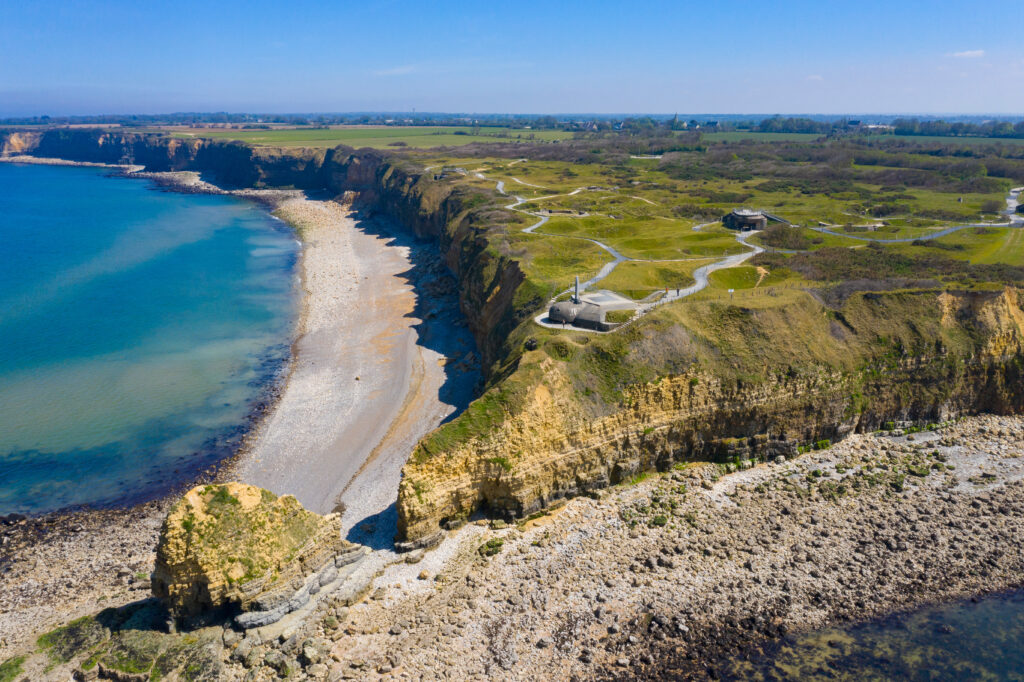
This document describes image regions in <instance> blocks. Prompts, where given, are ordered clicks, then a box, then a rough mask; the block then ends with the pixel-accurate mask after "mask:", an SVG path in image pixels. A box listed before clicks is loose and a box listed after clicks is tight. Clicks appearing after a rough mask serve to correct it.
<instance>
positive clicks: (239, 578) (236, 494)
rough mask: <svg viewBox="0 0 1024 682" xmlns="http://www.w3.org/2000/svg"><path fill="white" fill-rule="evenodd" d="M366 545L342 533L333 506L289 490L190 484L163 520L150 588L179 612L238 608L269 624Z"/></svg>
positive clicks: (245, 621) (254, 622)
mask: <svg viewBox="0 0 1024 682" xmlns="http://www.w3.org/2000/svg"><path fill="white" fill-rule="evenodd" d="M365 551H366V548H363V547H361V546H359V545H354V544H352V543H350V542H347V541H345V540H343V539H342V538H341V520H340V518H339V517H338V515H337V514H330V515H328V516H323V517H321V516H319V515H318V514H314V513H313V512H310V511H306V510H305V509H303V508H302V505H301V504H299V502H298V501H297V500H296V499H295V498H294V497H292V496H290V495H284V496H281V497H277V496H276V495H274V494H273V493H271V492H269V491H267V490H262V489H260V488H256V487H254V486H250V485H245V484H242V483H228V484H224V485H205V486H199V487H196V488H193V489H192V490H190V491H189V492H188V493H186V494H185V496H184V497H183V498H182V499H181V500H179V501H178V503H177V504H175V505H174V507H173V508H172V509H171V511H170V513H169V514H168V515H167V519H166V520H165V521H164V524H163V528H162V530H161V533H160V539H159V542H158V544H157V559H156V569H155V571H154V573H153V594H154V596H156V597H158V598H160V599H161V600H163V602H164V603H165V604H166V605H167V607H168V609H169V610H170V612H171V613H172V614H174V615H175V616H176V617H184V616H195V615H198V614H201V613H203V612H206V611H211V610H217V609H222V610H224V609H227V610H232V611H239V612H240V613H239V614H238V615H237V617H236V620H237V621H238V623H239V624H240V625H242V626H243V627H254V626H261V625H267V624H269V623H272V622H275V621H277V620H279V619H280V618H281V617H282V616H284V615H286V614H287V613H289V612H291V611H294V610H295V609H297V608H300V607H301V606H303V605H304V604H306V603H307V602H308V601H309V598H310V596H311V595H313V594H316V593H318V592H319V591H320V590H321V588H323V587H324V586H326V585H328V584H333V583H334V582H336V581H337V580H338V572H339V569H341V568H344V567H346V566H349V565H351V564H353V563H354V562H355V561H356V560H358V559H359V558H360V557H361V556H362V555H363V554H364V553H365Z"/></svg>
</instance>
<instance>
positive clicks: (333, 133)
mask: <svg viewBox="0 0 1024 682" xmlns="http://www.w3.org/2000/svg"><path fill="white" fill-rule="evenodd" d="M172 134H173V135H174V136H175V137H203V138H209V139H215V140H239V141H241V142H245V143H247V144H251V145H257V146H273V147H315V148H331V147H336V146H338V145H339V144H344V145H348V146H350V147H357V148H358V147H374V148H377V149H387V148H389V147H418V148H428V147H451V146H459V145H464V144H470V143H473V142H538V141H540V142H552V141H554V140H564V139H569V138H571V137H572V133H567V132H563V131H560V130H525V129H511V128H495V127H480V128H476V129H474V128H471V127H468V126H467V127H443V126H382V127H359V126H352V127H337V128H319V129H318V128H279V129H275V130H206V129H201V130H195V131H188V132H183V131H181V130H178V129H176V130H174V131H173V133H172Z"/></svg>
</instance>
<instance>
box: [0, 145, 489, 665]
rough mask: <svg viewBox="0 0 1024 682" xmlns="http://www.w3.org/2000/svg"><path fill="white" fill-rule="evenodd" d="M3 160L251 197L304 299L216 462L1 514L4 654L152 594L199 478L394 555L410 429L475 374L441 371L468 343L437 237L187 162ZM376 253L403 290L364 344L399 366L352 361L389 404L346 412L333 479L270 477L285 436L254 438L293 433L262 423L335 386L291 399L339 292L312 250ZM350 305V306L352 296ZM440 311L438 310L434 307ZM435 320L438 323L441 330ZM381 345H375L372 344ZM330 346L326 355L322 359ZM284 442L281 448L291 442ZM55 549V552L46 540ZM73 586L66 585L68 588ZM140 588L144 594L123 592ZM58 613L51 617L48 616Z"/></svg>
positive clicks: (302, 416) (415, 430) (445, 409)
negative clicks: (263, 464)
mask: <svg viewBox="0 0 1024 682" xmlns="http://www.w3.org/2000/svg"><path fill="white" fill-rule="evenodd" d="M2 161H4V162H10V163H39V164H42V165H67V166H85V167H105V168H110V169H112V170H115V171H121V174H122V175H123V176H124V177H126V178H141V179H147V180H150V181H151V182H153V183H154V184H155V185H156V187H157V188H159V189H162V190H165V191H176V192H184V193H204V194H205V193H209V194H221V195H229V196H236V197H238V198H243V199H248V200H250V201H255V202H257V203H259V204H261V205H262V206H263V208H265V209H266V210H267V211H268V212H269V213H270V214H271V215H272V216H273V217H275V218H277V219H278V220H281V221H282V222H283V223H284V224H285V225H287V226H288V229H290V230H291V231H292V233H293V234H294V235H295V237H296V239H297V240H298V241H299V242H300V244H301V249H300V253H299V257H298V261H297V263H296V267H297V274H298V275H299V284H298V286H299V287H300V289H299V292H298V293H299V295H300V297H301V299H300V300H299V301H298V305H299V308H298V310H297V311H296V319H295V328H294V330H293V333H292V338H291V353H290V357H289V359H288V360H287V369H285V370H284V371H283V372H281V374H282V375H283V376H281V377H280V378H278V379H276V380H274V381H272V382H271V383H269V384H268V390H267V393H266V394H265V395H263V396H261V397H260V398H259V399H258V400H257V403H256V408H255V409H254V411H253V413H252V414H251V415H250V416H249V418H248V419H247V420H246V422H245V423H244V425H241V426H242V427H244V429H245V433H244V435H243V437H242V438H241V440H240V442H239V443H238V445H237V446H236V447H235V448H234V451H233V452H232V453H231V454H229V455H227V456H226V457H224V458H222V459H221V460H219V461H218V462H217V464H216V465H215V466H214V467H212V468H208V469H206V470H204V471H203V472H201V473H200V475H198V476H196V477H195V478H192V479H190V480H186V481H181V482H179V483H178V484H176V485H174V486H172V487H171V488H170V489H168V490H167V491H166V492H165V493H163V494H160V495H156V496H154V497H151V498H148V499H143V500H141V501H127V503H126V504H124V505H111V506H110V507H102V508H69V509H62V510H55V511H52V512H48V513H45V514H41V515H33V516H31V517H28V516H23V515H20V514H18V515H13V516H11V517H0V546H2V548H3V550H4V551H3V554H2V555H0V556H2V558H0V571H2V572H3V573H2V574H3V575H4V581H3V582H2V583H0V612H4V613H5V614H9V615H5V617H4V618H3V619H0V660H2V659H3V658H4V657H5V656H6V655H7V653H8V651H11V650H14V649H15V648H17V647H19V646H21V645H23V644H25V643H26V642H27V641H28V638H29V637H30V635H32V634H33V633H35V632H38V631H43V630H45V629H49V627H53V626H54V625H57V624H59V623H60V622H66V621H67V620H70V619H71V618H73V617H77V616H81V615H86V614H87V613H90V612H93V611H95V610H97V609H98V608H102V607H103V606H104V605H110V604H116V603H117V602H118V601H123V600H125V599H128V598H130V597H137V596H139V595H141V596H148V584H149V583H148V570H151V567H152V564H153V560H154V558H155V546H156V539H157V534H158V531H159V527H160V524H161V522H162V519H163V517H164V516H165V515H166V513H167V511H168V509H169V508H170V506H171V505H172V504H173V503H174V502H175V501H176V500H177V499H178V498H179V497H180V495H181V494H182V493H184V492H185V491H187V490H188V489H190V488H191V487H192V486H193V485H198V484H202V483H203V482H214V481H227V480H239V479H240V480H243V481H244V482H247V483H253V484H255V485H261V486H262V487H269V488H272V489H273V488H277V489H276V490H274V492H276V493H279V494H294V495H295V496H296V497H298V498H299V499H300V501H302V502H303V504H304V506H306V507H307V508H309V509H312V510H313V511H317V512H319V513H326V512H330V511H333V510H336V509H339V507H342V508H344V507H347V510H346V513H345V514H344V515H343V521H344V530H345V532H347V533H349V534H350V539H354V540H355V541H357V542H363V543H365V544H369V545H370V546H371V547H373V548H374V549H377V550H382V551H384V553H385V555H388V556H384V557H382V558H381V563H383V562H385V561H389V560H393V559H394V557H391V556H390V550H391V545H392V539H393V537H392V536H393V535H394V530H395V527H396V524H397V515H396V514H394V513H390V514H389V509H390V510H391V511H392V512H393V510H394V502H395V499H396V497H397V490H398V482H399V480H400V475H401V467H402V465H403V464H404V462H405V459H406V458H407V457H408V454H409V453H410V452H412V448H413V446H414V445H415V443H416V442H417V441H418V440H419V438H420V437H422V436H423V435H425V434H426V433H427V432H429V431H430V430H432V429H433V428H436V426H438V425H439V424H440V423H441V421H442V420H443V419H445V418H447V417H448V416H449V415H450V414H451V413H452V412H455V411H457V410H460V409H462V408H463V407H464V406H465V404H468V402H469V400H470V399H471V397H472V389H473V386H474V385H475V382H476V370H475V369H474V368H471V367H467V366H466V363H465V362H463V363H460V364H461V365H462V367H463V369H462V370H459V371H458V375H459V376H454V374H455V370H453V369H450V368H446V367H447V365H448V360H452V359H458V358H457V357H456V356H455V353H457V352H458V348H456V347H454V346H458V345H459V344H458V343H456V342H460V343H461V344H464V345H466V346H467V347H466V348H464V349H463V351H462V352H461V353H459V354H458V357H462V355H463V354H465V353H466V352H467V351H468V352H470V353H472V352H473V351H475V344H474V343H473V340H472V337H471V336H470V335H469V332H468V330H467V329H466V326H465V323H464V322H463V323H462V324H460V323H459V322H460V319H461V312H460V311H459V308H458V305H457V299H456V298H455V293H454V292H455V291H456V288H455V286H454V281H450V282H448V285H447V286H438V282H441V283H442V285H443V284H444V280H445V278H446V277H447V278H449V279H450V275H447V271H446V270H445V269H444V267H443V265H442V264H441V261H440V256H439V255H438V254H436V248H433V249H432V248H431V246H430V245H418V244H416V243H415V242H414V240H412V238H411V237H406V236H404V235H403V234H402V230H401V229H398V228H396V229H391V227H390V226H387V225H382V224H379V223H377V222H368V221H366V220H365V218H363V217H362V216H361V215H359V214H358V213H356V212H354V211H353V210H352V208H351V206H349V205H346V206H342V205H341V204H338V203H337V202H333V201H316V200H310V199H308V198H306V197H305V194H304V193H303V192H301V191H298V190H251V189H243V190H225V189H222V188H220V187H217V186H215V185H212V184H210V183H207V182H205V181H203V180H202V179H201V178H200V177H199V174H198V173H195V172H191V171H183V172H171V173H149V172H140V171H139V170H138V169H137V167H126V166H117V165H109V164H91V163H78V162H66V161H63V160H53V159H42V160H41V159H36V158H35V157H29V158H25V157H13V158H12V157H7V158H4V159H2ZM332 233H334V234H335V235H337V234H339V233H340V234H348V235H349V236H350V237H355V238H357V239H358V241H359V242H360V247H361V249H362V252H361V253H357V252H356V251H355V250H348V251H345V250H343V249H342V250H340V251H339V250H338V249H334V250H329V251H328V253H326V254H324V253H322V252H323V251H324V250H325V248H324V244H323V241H324V239H325V238H327V237H330V236H331V234H332ZM375 251H376V252H379V253H385V254H388V255H389V256H390V267H389V268H376V269H377V270H379V271H383V272H384V273H385V274H384V276H385V277H386V278H390V279H385V280H381V279H380V277H377V278H376V279H374V280H372V281H371V280H369V279H367V280H366V281H367V282H368V283H369V284H370V285H372V286H373V287H376V288H380V289H381V292H382V293H383V294H386V293H387V289H388V288H389V287H391V288H394V287H397V288H398V289H400V291H399V292H398V293H399V294H400V296H399V298H400V299H401V300H398V301H392V302H391V310H392V314H390V315H388V316H386V317H387V320H388V321H389V322H390V323H391V325H392V327H393V328H391V329H377V330H376V332H377V333H376V335H375V338H376V339H377V340H379V341H380V343H378V344H376V345H372V344H371V345H368V348H369V350H371V351H372V353H371V355H374V356H380V355H386V354H388V353H389V352H390V353H391V354H392V355H394V356H396V358H393V359H392V361H391V365H392V366H397V367H399V368H402V369H400V371H398V372H392V371H388V370H386V369H385V368H384V367H383V366H377V365H375V364H373V363H374V362H378V363H379V362H380V360H379V358H376V360H375V359H374V358H373V357H370V358H369V359H368V360H367V364H368V366H367V367H366V369H365V370H359V374H360V381H361V382H363V383H365V384H371V383H373V382H371V381H368V379H371V378H373V375H374V372H376V374H378V375H381V374H383V375H385V376H392V375H394V376H397V378H398V380H397V382H393V384H394V385H393V386H392V387H391V388H390V395H391V396H393V398H392V399H389V398H388V391H387V390H383V391H382V390H381V389H382V388H383V389H387V387H386V386H384V387H381V386H376V387H372V386H371V387H369V388H367V389H366V391H365V393H364V394H363V395H362V398H361V399H359V402H360V403H363V404H365V405H369V406H370V407H369V408H368V409H369V410H370V412H373V410H374V409H376V408H375V407H374V405H376V406H377V407H379V406H380V403H381V402H384V403H389V402H393V403H394V406H393V409H391V410H390V411H389V412H387V413H384V414H371V415H369V417H366V416H364V418H363V419H362V420H361V421H360V420H356V421H357V422H358V423H356V424H354V425H353V426H354V428H355V429H356V430H360V431H362V430H365V431H366V432H367V434H368V435H367V436H366V437H365V438H364V440H365V443H364V445H363V448H362V450H358V451H355V457H354V459H353V460H352V463H351V465H350V466H348V470H347V474H346V475H344V476H342V477H339V478H334V479H332V476H334V477H337V476H338V473H337V472H335V473H333V474H332V473H330V472H325V471H324V470H323V467H321V466H315V467H314V468H311V469H310V470H309V471H306V472H304V477H305V479H306V480H305V482H304V481H303V480H302V479H301V478H299V479H292V480H291V481H288V480H284V482H283V483H281V480H280V479H278V480H274V477H275V475H279V474H281V473H284V474H287V473H288V472H289V471H293V470H295V469H296V467H294V466H293V463H294V458H293V457H292V456H291V454H290V447H279V448H276V449H274V448H266V447H263V446H264V444H265V443H266V442H267V440H268V438H277V440H278V442H280V441H281V440H282V436H286V437H287V436H291V435H294V434H293V433H290V432H289V430H288V429H287V428H284V429H282V428H276V429H275V428H273V427H272V425H271V422H273V421H274V420H275V418H279V416H280V415H282V414H285V416H288V415H291V422H290V425H298V426H299V427H300V428H301V426H302V423H303V422H304V421H305V420H306V419H308V418H309V416H310V415H309V414H308V413H304V412H303V411H302V409H301V408H302V405H303V403H305V404H310V403H317V402H322V401H323V400H324V398H325V395H326V396H328V397H329V396H330V394H331V393H336V392H337V390H338V387H337V386H336V385H335V386H331V385H323V384H319V385H318V386H316V388H318V389H319V390H320V391H321V393H319V394H318V393H317V392H316V391H314V392H313V393H308V394H306V395H304V396H299V399H297V400H296V399H292V398H290V396H291V395H292V394H294V393H295V391H296V387H297V386H298V383H299V382H300V381H302V380H303V379H304V369H303V368H304V366H305V365H306V364H308V363H306V361H307V360H308V359H309V357H308V356H309V355H310V353H311V352H313V353H316V351H317V345H318V344H313V348H306V347H305V345H308V338H309V336H310V331H311V320H310V316H311V310H312V309H313V308H314V307H315V304H316V302H317V301H321V302H322V300H323V299H328V300H329V299H332V298H337V296H338V294H339V292H338V291H336V290H332V287H331V283H332V281H331V280H330V279H329V278H325V277H324V272H323V267H321V268H320V270H317V271H313V270H311V267H312V265H313V263H312V262H311V260H312V261H317V260H318V259H319V264H320V266H323V265H324V263H325V262H326V263H330V262H331V261H332V256H333V257H336V258H335V259H334V260H339V261H341V262H346V263H349V264H350V265H351V264H353V263H354V262H355V261H357V260H358V259H359V257H360V256H363V257H369V258H370V259H371V260H372V257H373V254H374V252H375ZM311 255H312V259H311ZM322 256H326V258H325V257H322ZM370 274H380V273H379V272H378V273H370ZM370 274H368V275H367V277H369V276H370ZM333 283H334V285H336V286H335V289H336V288H337V287H338V286H340V283H339V282H338V281H337V280H334V281H333ZM424 287H426V288H427V289H430V290H431V293H435V291H439V297H434V296H431V300H430V301H427V302H425V301H424V300H423V298H424V297H423V295H422V292H421V291H420V289H421V288H424ZM445 296H447V297H448V298H445ZM353 303H354V302H353ZM351 307H352V308H353V309H357V306H355V305H352V306H351ZM321 312H323V311H321ZM362 312H364V313H365V316H369V315H373V316H374V317H381V316H380V315H379V314H378V313H379V312H380V310H379V309H378V308H375V307H369V308H367V307H364V308H363V309H362ZM436 312H440V313H441V314H440V315H436ZM428 318H429V319H428ZM316 321H318V322H319V323H322V325H326V327H323V328H322V329H320V335H321V336H326V337H328V338H333V337H337V341H338V343H341V345H342V346H344V345H345V343H346V342H345V337H344V333H343V332H344V330H343V329H342V328H341V327H342V326H344V325H343V322H344V321H343V320H342V321H339V320H337V319H330V316H329V315H328V316H327V318H326V319H325V318H324V317H323V316H322V315H321V317H320V318H318V320H316ZM368 322H372V321H370V320H364V321H363V323H362V324H360V323H355V326H357V327H360V328H368V327H369V326H370V325H369V324H367V323H368ZM332 323H333V328H332ZM439 326H440V327H441V329H438V327H439ZM439 331H440V332H441V333H438V332H439ZM453 344H454V346H453ZM319 345H321V346H322V344H319ZM378 346H380V347H381V348H383V350H379V349H378ZM334 350H335V351H337V349H334ZM329 355H330V354H329V353H328V354H327V355H325V356H323V358H322V359H330V358H329ZM453 364H454V363H453ZM306 369H308V367H307V368H306ZM378 378H379V377H378ZM307 386H308V382H307ZM374 390H377V393H378V395H377V397H376V403H374V399H373V396H371V395H368V394H370V393H372V392H373V391H374ZM442 394H444V395H442ZM287 401H290V402H287ZM286 402H287V404H286ZM353 402H355V401H353ZM339 417H340V415H337V414H330V413H328V414H327V419H328V420H329V421H331V422H332V423H334V424H337V423H338V422H344V421H345V420H344V419H343V418H339ZM367 419H372V420H373V421H375V422H378V423H377V424H376V425H375V426H376V431H374V430H372V429H369V428H366V426H367V425H368V424H367ZM286 421H287V420H286ZM268 432H269V434H270V435H269V436H268ZM335 435H336V434H335ZM343 436H344V434H342V437H343ZM284 440H291V439H290V438H285V439H284ZM286 445H289V446H290V443H287V444H286ZM261 447H263V450H262V451H261ZM257 456H261V457H263V458H265V459H266V460H267V461H268V462H269V463H270V466H268V467H267V468H266V470H265V471H264V472H258V471H257V472H254V471H253V468H252V462H253V461H254V460H255V458H256V457H257ZM323 464H324V465H327V464H329V462H325V463H323ZM325 473H326V475H325ZM343 473H344V472H343ZM324 479H327V480H334V481H335V485H334V489H329V490H327V492H326V494H325V493H324V492H323V491H322V490H321V491H320V492H319V497H320V499H319V500H313V502H312V503H310V495H309V494H307V493H310V492H311V491H310V490H309V489H308V488H306V487H304V485H305V484H307V483H308V482H310V481H312V482H313V483H317V482H319V481H322V480H324ZM310 487H312V486H310ZM304 497H305V498H306V499H303V498H304ZM389 516H390V518H389ZM356 526H358V528H356ZM354 536H358V538H357V539H356V538H355V537H354ZM124 546H131V547H132V548H133V549H137V550H138V556H137V557H136V556H135V555H134V553H133V557H134V558H133V559H131V562H129V561H128V559H127V557H125V556H124V555H123V554H122V553H121V552H120V551H119V548H121V547H124ZM58 548H59V551H56V550H57V549H58ZM26 563H28V564H29V566H26V565H25V564H26ZM43 567H45V568H43ZM62 567H63V568H62ZM143 567H148V568H145V572H146V573H147V579H145V580H143V579H142V578H141V577H138V576H137V574H138V573H140V572H142V569H143ZM65 569H66V570H65ZM18 573H23V578H24V579H25V582H26V583H27V585H28V587H29V588H30V589H28V590H26V589H25V586H24V585H14V584H11V577H12V575H15V574H18ZM65 574H74V575H75V576H77V579H76V580H74V581H66V580H64V575H65ZM72 586H73V588H74V593H73V594H72V593H70V592H71V590H72ZM143 588H144V589H145V590H146V592H133V590H141V589H143ZM97 600H99V601H97ZM57 604H60V608H59V609H55V608H54V607H55V606H56V605H57ZM58 612H59V616H57V617H54V614H56V613H58Z"/></svg>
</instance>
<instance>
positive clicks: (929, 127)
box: [737, 116, 1024, 138]
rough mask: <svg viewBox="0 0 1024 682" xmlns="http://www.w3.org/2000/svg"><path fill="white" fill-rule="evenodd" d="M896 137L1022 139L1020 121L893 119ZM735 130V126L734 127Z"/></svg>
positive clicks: (797, 126) (809, 124) (781, 126)
mask: <svg viewBox="0 0 1024 682" xmlns="http://www.w3.org/2000/svg"><path fill="white" fill-rule="evenodd" d="M891 125H892V132H893V133H895V134H896V135H931V136H936V137H1004V138H1024V120H1022V121H1017V122H1016V123H1014V122H1013V121H999V120H992V121H981V122H978V123H973V122H968V121H956V122H950V121H944V120H941V119H940V120H930V119H926V120H920V119H917V118H897V119H894V120H893V122H892V124H891ZM737 127H739V126H737ZM859 127H860V122H859V121H856V120H850V119H840V120H838V121H815V120H812V119H809V118H792V117H791V118H783V117H781V116H772V117H771V118H766V119H764V120H763V121H761V122H760V123H757V124H756V125H754V126H753V127H752V129H753V130H756V131H757V132H761V133H816V134H818V135H832V134H837V133H843V132H849V131H851V130H855V129H857V128H859Z"/></svg>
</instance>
